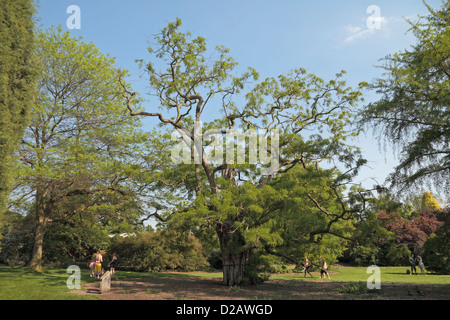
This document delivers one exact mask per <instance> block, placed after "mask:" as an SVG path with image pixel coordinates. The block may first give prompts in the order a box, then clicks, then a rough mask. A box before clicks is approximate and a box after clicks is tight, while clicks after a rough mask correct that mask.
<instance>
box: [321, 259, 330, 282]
mask: <svg viewBox="0 0 450 320" xmlns="http://www.w3.org/2000/svg"><path fill="white" fill-rule="evenodd" d="M320 259H321V260H320V279H323V277H324V275H326V276H327V277H328V279H330V275H329V274H328V272H327V269H328V265H327V261H326V260H325V258H324V257H322V256H320Z"/></svg>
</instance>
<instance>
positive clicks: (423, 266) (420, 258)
mask: <svg viewBox="0 0 450 320" xmlns="http://www.w3.org/2000/svg"><path fill="white" fill-rule="evenodd" d="M417 260H418V261H419V268H420V274H421V275H427V274H426V273H425V265H424V264H423V260H422V257H421V256H418V257H417Z"/></svg>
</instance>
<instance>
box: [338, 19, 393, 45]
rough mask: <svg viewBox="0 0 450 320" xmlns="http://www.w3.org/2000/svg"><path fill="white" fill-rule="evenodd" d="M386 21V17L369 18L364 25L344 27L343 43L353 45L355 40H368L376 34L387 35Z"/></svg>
mask: <svg viewBox="0 0 450 320" xmlns="http://www.w3.org/2000/svg"><path fill="white" fill-rule="evenodd" d="M387 25H388V19H387V18H386V17H370V18H369V19H368V20H366V23H365V24H361V25H358V26H355V25H348V26H346V27H345V33H346V37H345V39H344V43H353V42H355V41H357V40H361V39H368V38H370V37H372V36H373V35H375V34H376V33H377V32H381V33H384V34H385V35H386V34H387V33H388V27H387Z"/></svg>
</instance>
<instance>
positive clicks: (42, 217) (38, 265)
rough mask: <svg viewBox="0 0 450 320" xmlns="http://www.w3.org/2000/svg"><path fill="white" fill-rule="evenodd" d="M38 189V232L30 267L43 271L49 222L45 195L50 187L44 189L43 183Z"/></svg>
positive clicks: (35, 236)
mask: <svg viewBox="0 0 450 320" xmlns="http://www.w3.org/2000/svg"><path fill="white" fill-rule="evenodd" d="M39 185H40V186H38V187H37V189H36V209H35V210H36V233H35V235H34V248H33V254H32V257H31V262H30V269H31V270H33V271H37V272H41V271H42V252H43V247H44V236H45V228H46V226H47V223H48V222H49V219H48V217H46V208H45V199H44V196H45V194H46V193H47V192H48V189H47V190H46V191H44V188H43V187H42V184H41V183H39Z"/></svg>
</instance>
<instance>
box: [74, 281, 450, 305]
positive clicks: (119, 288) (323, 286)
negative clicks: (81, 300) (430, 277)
mask: <svg viewBox="0 0 450 320" xmlns="http://www.w3.org/2000/svg"><path fill="white" fill-rule="evenodd" d="M345 284H348V283H345V282H333V281H330V280H317V279H316V280H307V279H302V280H279V279H271V280H269V281H267V282H264V283H263V284H260V285H258V286H253V287H240V288H238V287H233V288H230V287H225V286H222V285H221V279H219V278H199V277H183V278H179V277H173V278H172V277H161V278H149V279H137V280H115V279H113V280H112V283H111V291H110V292H108V293H104V294H100V293H99V292H98V289H99V283H98V282H93V283H88V284H85V285H83V286H82V289H81V290H74V291H73V292H74V293H76V294H91V295H97V296H99V297H101V298H102V299H105V300H241V299H245V300H309V299H310V300H318V299H321V300H336V299H338V300H348V299H350V300H358V299H364V300H367V299H370V300H372V299H377V300H378V299H381V300H450V286H449V285H424V284H404V283H402V284H382V288H381V290H374V292H370V293H368V294H343V293H339V292H338V290H339V288H341V287H342V286H344V285H345ZM417 290H419V291H420V293H419V292H418V291H417Z"/></svg>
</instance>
